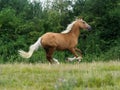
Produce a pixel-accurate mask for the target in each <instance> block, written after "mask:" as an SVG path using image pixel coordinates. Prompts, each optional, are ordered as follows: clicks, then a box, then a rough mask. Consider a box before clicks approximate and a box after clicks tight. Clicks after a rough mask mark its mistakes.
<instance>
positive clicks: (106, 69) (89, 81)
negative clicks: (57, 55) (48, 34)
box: [0, 61, 120, 90]
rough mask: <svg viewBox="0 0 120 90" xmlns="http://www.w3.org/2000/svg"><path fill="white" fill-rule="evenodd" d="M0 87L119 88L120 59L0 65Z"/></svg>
mask: <svg viewBox="0 0 120 90" xmlns="http://www.w3.org/2000/svg"><path fill="white" fill-rule="evenodd" d="M0 90H120V62H119V61H109V62H91V63H85V62H82V63H79V64H77V63H76V64H71V63H66V64H65V63H64V64H60V65H56V64H54V65H50V64H40V63H37V64H26V63H14V64H0Z"/></svg>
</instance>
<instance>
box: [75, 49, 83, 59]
mask: <svg viewBox="0 0 120 90" xmlns="http://www.w3.org/2000/svg"><path fill="white" fill-rule="evenodd" d="M75 51H77V52H78V53H79V54H80V56H81V57H82V51H81V50H80V49H79V48H75Z"/></svg>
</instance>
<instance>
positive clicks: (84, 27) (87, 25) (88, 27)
mask: <svg viewBox="0 0 120 90" xmlns="http://www.w3.org/2000/svg"><path fill="white" fill-rule="evenodd" d="M77 22H78V24H79V27H80V28H81V29H87V30H91V29H92V28H91V26H90V25H89V24H87V23H86V22H85V21H84V20H83V19H77Z"/></svg>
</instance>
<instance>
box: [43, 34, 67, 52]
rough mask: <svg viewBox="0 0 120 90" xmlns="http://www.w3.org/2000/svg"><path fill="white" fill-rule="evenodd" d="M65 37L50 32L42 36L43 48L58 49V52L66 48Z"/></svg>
mask: <svg viewBox="0 0 120 90" xmlns="http://www.w3.org/2000/svg"><path fill="white" fill-rule="evenodd" d="M66 44H67V43H66V40H65V36H64V35H63V34H61V33H53V32H48V33H46V34H44V35H43V36H42V45H43V47H56V49H58V50H63V49H65V48H66V46H67V45H66Z"/></svg>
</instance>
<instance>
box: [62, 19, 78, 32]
mask: <svg viewBox="0 0 120 90" xmlns="http://www.w3.org/2000/svg"><path fill="white" fill-rule="evenodd" d="M75 23H76V21H73V22H72V23H71V24H69V25H68V26H67V28H66V30H64V31H62V32H61V33H69V32H70V31H71V29H72V27H73V25H74V24H75Z"/></svg>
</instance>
